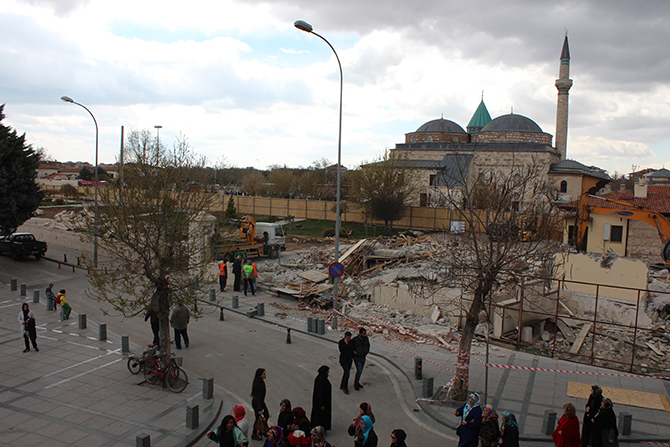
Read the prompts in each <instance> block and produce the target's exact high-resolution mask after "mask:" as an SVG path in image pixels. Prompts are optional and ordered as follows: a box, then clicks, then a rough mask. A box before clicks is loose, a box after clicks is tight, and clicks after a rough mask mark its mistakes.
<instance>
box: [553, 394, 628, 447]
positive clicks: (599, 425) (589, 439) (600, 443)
mask: <svg viewBox="0 0 670 447" xmlns="http://www.w3.org/2000/svg"><path fill="white" fill-rule="evenodd" d="M613 407H614V405H613V404H612V400H611V399H609V398H606V397H603V389H602V388H601V387H600V386H598V385H593V386H592V387H591V394H590V395H589V400H588V401H587V402H586V406H585V407H584V420H583V422H582V436H581V442H580V443H577V440H575V441H573V443H572V444H568V443H563V444H558V442H556V437H554V441H555V442H556V445H557V446H558V447H563V446H565V447H570V446H571V445H575V446H583V447H587V446H590V447H619V430H618V429H617V425H616V414H615V413H614V409H613ZM573 410H574V406H573ZM573 414H574V413H573ZM565 417H566V415H563V418H565ZM563 418H561V420H563ZM573 419H574V422H572V424H571V426H572V428H571V429H570V430H572V432H571V433H573V434H571V435H570V436H571V439H575V435H574V432H576V433H577V435H576V437H577V438H578V437H579V421H578V420H577V417H576V416H575V417H573ZM558 425H559V426H558V428H556V430H559V429H560V428H561V422H560V421H559V424H558ZM564 425H565V424H564ZM555 434H556V432H554V435H555Z"/></svg>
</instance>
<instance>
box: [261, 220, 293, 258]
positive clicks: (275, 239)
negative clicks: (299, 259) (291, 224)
mask: <svg viewBox="0 0 670 447" xmlns="http://www.w3.org/2000/svg"><path fill="white" fill-rule="evenodd" d="M259 238H261V239H262V240H263V241H264V244H267V245H277V246H279V249H280V250H281V251H286V233H284V227H282V226H281V224H278V223H269V222H256V239H259Z"/></svg>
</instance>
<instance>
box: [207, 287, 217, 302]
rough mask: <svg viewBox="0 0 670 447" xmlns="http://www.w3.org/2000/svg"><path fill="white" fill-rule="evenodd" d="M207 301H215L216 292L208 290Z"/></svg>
mask: <svg viewBox="0 0 670 447" xmlns="http://www.w3.org/2000/svg"><path fill="white" fill-rule="evenodd" d="M209 300H210V301H214V300H216V290H214V289H209Z"/></svg>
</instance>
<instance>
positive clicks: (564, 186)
mask: <svg viewBox="0 0 670 447" xmlns="http://www.w3.org/2000/svg"><path fill="white" fill-rule="evenodd" d="M561 192H568V182H567V181H566V180H563V181H562V182H561Z"/></svg>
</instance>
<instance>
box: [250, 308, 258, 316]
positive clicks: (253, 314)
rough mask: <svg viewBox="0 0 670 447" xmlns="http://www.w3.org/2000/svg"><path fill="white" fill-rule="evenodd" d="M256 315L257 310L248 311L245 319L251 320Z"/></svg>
mask: <svg viewBox="0 0 670 447" xmlns="http://www.w3.org/2000/svg"><path fill="white" fill-rule="evenodd" d="M256 315H258V310H257V309H256V308H254V309H249V310H248V311H247V317H249V318H253V317H255V316H256Z"/></svg>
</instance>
